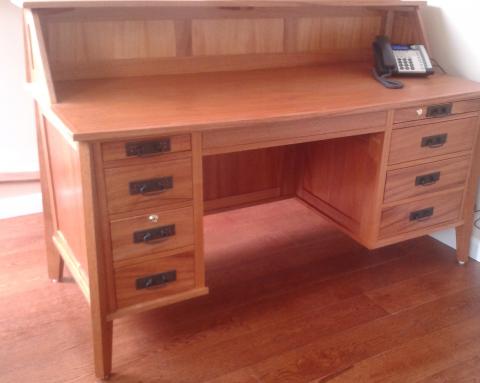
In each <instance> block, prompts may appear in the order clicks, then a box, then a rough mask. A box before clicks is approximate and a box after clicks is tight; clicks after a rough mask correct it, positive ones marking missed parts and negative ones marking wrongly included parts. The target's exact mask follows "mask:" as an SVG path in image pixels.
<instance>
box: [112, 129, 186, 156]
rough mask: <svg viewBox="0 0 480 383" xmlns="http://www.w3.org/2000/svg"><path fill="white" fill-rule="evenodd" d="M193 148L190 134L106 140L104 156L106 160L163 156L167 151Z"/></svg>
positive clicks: (173, 151)
mask: <svg viewBox="0 0 480 383" xmlns="http://www.w3.org/2000/svg"><path fill="white" fill-rule="evenodd" d="M191 149H192V144H191V141H190V135H188V134H184V135H180V136H172V137H155V138H149V139H143V140H142V139H138V140H131V141H116V142H105V143H103V144H102V156H103V160H104V161H105V162H108V161H115V160H123V159H126V158H139V157H152V156H155V157H159V158H161V156H162V155H164V154H166V153H175V152H183V151H188V150H191ZM148 152H150V153H148ZM142 153H143V154H142Z"/></svg>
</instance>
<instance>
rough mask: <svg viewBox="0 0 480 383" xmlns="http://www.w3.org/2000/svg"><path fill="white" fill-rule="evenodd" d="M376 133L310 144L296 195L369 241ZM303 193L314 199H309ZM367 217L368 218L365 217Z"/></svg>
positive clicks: (377, 160)
mask: <svg viewBox="0 0 480 383" xmlns="http://www.w3.org/2000/svg"><path fill="white" fill-rule="evenodd" d="M379 136H380V135H366V136H358V137H347V138H341V139H337V140H327V141H319V142H315V143H310V144H308V145H307V146H306V148H305V150H304V154H305V160H304V163H305V165H304V166H305V170H304V175H303V185H302V186H303V191H300V192H299V196H300V198H302V196H303V198H307V199H306V201H307V202H309V203H310V204H312V205H313V206H314V207H316V208H317V209H319V210H320V211H322V212H324V213H325V214H326V215H327V216H329V217H330V218H332V219H333V220H335V221H337V222H338V223H339V224H340V225H342V226H344V227H345V228H346V229H347V230H348V231H349V232H351V233H352V234H353V235H355V237H356V238H357V239H360V240H361V241H362V243H369V241H370V237H372V236H373V235H374V234H373V233H371V232H370V231H371V230H372V229H373V227H371V225H368V224H366V223H367V221H371V220H372V218H371V217H370V216H371V215H375V214H378V212H377V211H376V210H375V209H372V205H373V200H374V198H373V196H374V195H375V190H376V187H377V180H378V175H379V171H380V169H379V163H380V161H381V155H382V145H381V137H379ZM304 192H307V193H309V194H310V195H311V196H313V197H315V198H309V197H308V196H307V195H305V194H304ZM369 217H370V218H369Z"/></svg>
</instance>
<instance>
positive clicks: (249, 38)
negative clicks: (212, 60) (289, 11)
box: [192, 19, 283, 56]
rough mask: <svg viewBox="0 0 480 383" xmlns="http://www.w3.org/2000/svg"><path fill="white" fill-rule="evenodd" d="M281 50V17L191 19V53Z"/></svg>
mask: <svg viewBox="0 0 480 383" xmlns="http://www.w3.org/2000/svg"><path fill="white" fill-rule="evenodd" d="M282 51H283V19H225V20H193V22H192V52H193V54H194V55H196V56H202V55H235V54H248V53H278V52H282Z"/></svg>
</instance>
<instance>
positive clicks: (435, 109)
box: [394, 99, 480, 123]
mask: <svg viewBox="0 0 480 383" xmlns="http://www.w3.org/2000/svg"><path fill="white" fill-rule="evenodd" d="M479 110H480V99H474V100H466V101H456V102H450V103H448V102H447V103H441V104H432V105H419V106H416V107H412V108H404V109H399V110H396V111H395V117H394V122H395V123H400V122H407V121H420V120H425V119H435V118H441V117H445V116H448V115H452V114H461V113H469V112H476V111H479Z"/></svg>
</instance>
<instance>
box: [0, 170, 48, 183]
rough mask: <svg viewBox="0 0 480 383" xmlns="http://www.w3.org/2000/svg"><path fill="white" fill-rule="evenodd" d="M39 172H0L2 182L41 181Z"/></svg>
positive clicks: (0, 181)
mask: <svg viewBox="0 0 480 383" xmlns="http://www.w3.org/2000/svg"><path fill="white" fill-rule="evenodd" d="M39 180H40V173H39V172H19V173H8V172H7V173H0V183H7V182H32V181H39Z"/></svg>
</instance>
